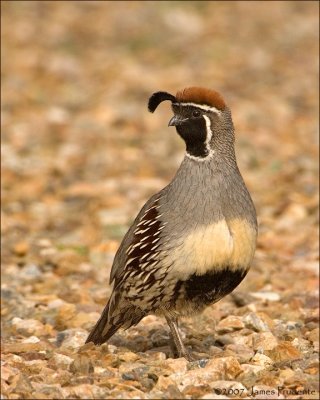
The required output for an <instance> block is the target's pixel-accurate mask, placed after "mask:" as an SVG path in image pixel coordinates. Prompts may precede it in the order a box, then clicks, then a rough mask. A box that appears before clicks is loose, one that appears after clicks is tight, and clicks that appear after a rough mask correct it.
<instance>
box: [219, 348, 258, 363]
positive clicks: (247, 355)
mask: <svg viewBox="0 0 320 400" xmlns="http://www.w3.org/2000/svg"><path fill="white" fill-rule="evenodd" d="M226 350H230V351H232V352H233V353H235V355H236V357H237V359H238V361H239V362H240V363H241V364H242V363H246V362H248V361H249V360H251V358H252V357H253V356H254V351H253V350H252V347H249V346H245V345H243V344H229V345H227V346H226Z"/></svg>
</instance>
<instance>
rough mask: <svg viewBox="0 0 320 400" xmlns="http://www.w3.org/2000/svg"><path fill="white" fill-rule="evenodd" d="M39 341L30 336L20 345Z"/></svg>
mask: <svg viewBox="0 0 320 400" xmlns="http://www.w3.org/2000/svg"><path fill="white" fill-rule="evenodd" d="M39 342H40V339H39V338H38V337H37V336H30V337H28V338H26V339H23V340H22V342H21V343H39Z"/></svg>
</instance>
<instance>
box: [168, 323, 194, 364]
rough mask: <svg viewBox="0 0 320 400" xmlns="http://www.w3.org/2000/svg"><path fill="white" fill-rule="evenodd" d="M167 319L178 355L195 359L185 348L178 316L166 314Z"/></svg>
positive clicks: (187, 358) (191, 359)
mask: <svg viewBox="0 0 320 400" xmlns="http://www.w3.org/2000/svg"><path fill="white" fill-rule="evenodd" d="M166 320H167V322H168V325H169V328H170V331H171V337H172V339H173V343H174V346H175V348H176V350H177V352H178V356H179V357H184V358H185V359H186V360H188V361H193V358H192V357H191V355H190V353H189V352H188V350H187V349H186V348H185V346H184V344H183V341H182V339H181V336H180V332H179V329H178V318H177V317H168V316H166ZM174 353H175V352H174Z"/></svg>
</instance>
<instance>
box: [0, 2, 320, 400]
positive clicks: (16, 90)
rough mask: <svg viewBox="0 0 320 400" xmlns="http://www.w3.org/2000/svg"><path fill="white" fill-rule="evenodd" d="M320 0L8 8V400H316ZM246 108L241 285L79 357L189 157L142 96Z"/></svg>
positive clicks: (241, 147) (240, 139)
mask: <svg viewBox="0 0 320 400" xmlns="http://www.w3.org/2000/svg"><path fill="white" fill-rule="evenodd" d="M318 6H319V4H318V3H317V2H308V1H306V2H305V1H293V2H290V1H285V2H272V4H269V3H268V2H183V3H182V2H152V1H151V2H136V1H133V2H90V1H85V2H31V1H27V2H11V1H10V2H3V4H2V9H3V10H2V11H3V13H2V22H3V27H2V37H3V41H2V46H3V53H4V57H3V60H2V61H3V68H2V71H3V72H2V93H3V102H2V132H3V135H2V150H3V153H2V181H3V183H2V199H3V201H2V314H1V315H2V359H1V388H2V398H3V399H65V398H66V399H114V398H119V399H129V398H135V399H228V398H243V399H251V398H255V399H318V398H319V380H318V360H319V359H318V355H319V303H318V299H319V298H318V161H317V160H318V159H317V156H318V142H317V128H318V122H317V117H316V115H317V110H318V89H317V84H316V82H317V76H318V75H317V73H318V70H317V62H316V61H317V54H318V41H317V30H318ZM190 84H198V85H202V86H211V87H212V88H215V89H218V90H220V91H221V92H222V93H224V94H225V97H226V99H227V102H228V103H229V104H230V107H231V109H232V110H233V119H234V123H235V126H236V133H237V155H238V161H239V166H240V169H241V171H242V173H243V176H244V178H245V180H246V182H247V185H248V187H249V189H250V192H251V193H252V196H253V199H254V202H255V204H256V208H257V212H258V217H259V232H260V233H259V240H258V246H257V251H256V255H255V259H254V262H253V265H252V269H251V271H250V272H249V274H248V276H247V277H246V279H245V280H244V282H243V283H242V284H241V285H240V286H239V287H238V288H237V289H236V290H235V292H234V293H233V294H232V295H230V296H227V297H226V298H225V299H223V300H222V301H220V302H219V303H217V304H216V305H214V306H212V307H209V308H207V309H206V311H205V312H204V313H203V314H201V315H199V316H196V317H195V318H190V319H185V320H183V321H182V324H181V330H182V334H183V337H184V340H185V343H186V345H187V347H188V348H189V349H190V350H191V351H192V352H193V354H194V355H195V356H196V358H197V361H194V362H187V361H186V360H185V359H173V358H172V355H171V353H170V347H169V345H168V338H169V332H168V328H167V326H166V324H165V323H164V321H163V320H162V319H161V318H157V317H155V316H148V317H146V318H144V319H143V320H142V321H141V322H140V323H139V324H138V325H137V326H136V327H133V328H130V329H129V330H128V331H121V332H119V333H117V334H116V335H115V336H114V337H113V338H112V339H111V340H110V342H109V343H108V344H107V345H103V346H101V347H95V346H94V345H92V344H87V345H84V341H85V339H86V337H87V335H88V332H89V331H90V329H91V328H92V326H93V324H94V323H95V322H96V320H97V318H98V317H99V315H100V312H101V310H102V308H103V306H104V305H105V303H106V301H107V299H108V297H109V295H110V292H111V288H110V287H109V286H108V279H109V273H110V269H111V265H112V260H113V257H114V254H115V252H116V250H117V248H118V246H119V243H120V241H121V238H122V237H123V235H124V233H125V232H126V230H127V228H128V226H130V224H131V221H132V220H133V218H134V217H135V215H136V213H137V212H138V210H139V209H140V207H141V206H142V204H143V203H144V201H145V200H146V199H147V198H148V197H149V196H150V195H151V194H153V193H155V192H156V191H158V190H160V189H161V188H162V187H163V186H164V185H165V184H166V183H167V182H169V180H170V179H171V177H172V176H173V174H174V172H175V170H176V169H177V167H178V165H179V163H180V162H181V159H182V157H183V151H184V150H183V144H182V143H181V142H180V140H179V138H178V137H176V135H174V134H172V132H171V131H169V130H168V129H167V128H166V125H167V121H168V120H169V118H170V112H169V110H168V109H167V108H166V107H160V108H159V112H158V110H157V113H156V114H154V115H151V114H149V113H148V112H147V110H146V103H147V99H148V96H149V95H150V94H151V93H152V92H154V91H156V90H168V91H172V92H175V91H176V90H177V89H180V88H183V87H185V86H189V85H190Z"/></svg>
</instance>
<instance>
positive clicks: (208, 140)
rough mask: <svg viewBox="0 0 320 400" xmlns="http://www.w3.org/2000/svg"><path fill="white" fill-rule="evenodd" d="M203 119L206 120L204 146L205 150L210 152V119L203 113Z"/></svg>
mask: <svg viewBox="0 0 320 400" xmlns="http://www.w3.org/2000/svg"><path fill="white" fill-rule="evenodd" d="M203 118H204V120H205V121H206V128H207V138H206V146H207V150H208V151H209V152H210V146H209V144H210V140H211V138H212V131H211V121H210V118H209V117H208V116H207V115H203Z"/></svg>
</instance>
